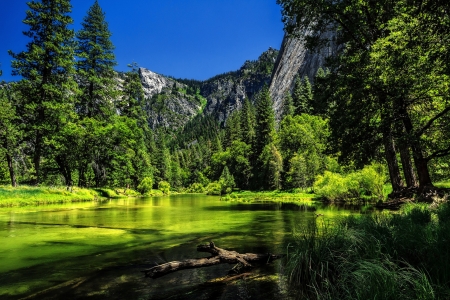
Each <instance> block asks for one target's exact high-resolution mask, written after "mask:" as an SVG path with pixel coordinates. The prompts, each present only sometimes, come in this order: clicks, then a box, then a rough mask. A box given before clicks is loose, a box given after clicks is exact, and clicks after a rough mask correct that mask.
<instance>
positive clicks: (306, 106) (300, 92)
mask: <svg viewBox="0 0 450 300" xmlns="http://www.w3.org/2000/svg"><path fill="white" fill-rule="evenodd" d="M292 98H293V103H294V107H295V114H296V115H300V114H302V113H306V114H309V113H311V105H312V101H313V94H312V86H311V83H310V82H309V78H308V77H307V76H305V77H303V80H301V79H300V77H299V76H297V78H296V79H295V84H294V91H293V94H292Z"/></svg>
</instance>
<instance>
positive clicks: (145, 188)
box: [137, 177, 153, 195]
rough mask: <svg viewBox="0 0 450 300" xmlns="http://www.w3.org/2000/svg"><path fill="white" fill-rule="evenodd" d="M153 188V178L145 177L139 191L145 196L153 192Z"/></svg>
mask: <svg viewBox="0 0 450 300" xmlns="http://www.w3.org/2000/svg"><path fill="white" fill-rule="evenodd" d="M152 186H153V178H151V177H144V179H142V181H141V183H140V184H139V185H138V187H137V189H138V191H139V193H141V194H142V195H144V194H146V193H148V192H150V191H151V190H152Z"/></svg>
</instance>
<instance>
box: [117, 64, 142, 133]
mask: <svg viewBox="0 0 450 300" xmlns="http://www.w3.org/2000/svg"><path fill="white" fill-rule="evenodd" d="M128 67H129V68H130V69H131V70H130V71H128V72H126V73H125V79H124V81H123V88H122V95H121V97H120V100H119V101H117V104H116V108H117V109H118V110H119V112H120V114H121V115H123V116H127V117H129V118H134V119H138V120H139V123H140V124H139V125H141V126H143V125H145V124H143V122H142V121H144V120H145V115H144V110H143V109H142V105H143V103H144V97H145V94H144V89H143V88H142V83H141V79H140V77H139V68H138V65H137V63H132V64H130V65H128ZM144 123H147V122H144Z"/></svg>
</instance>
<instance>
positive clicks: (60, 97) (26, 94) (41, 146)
mask: <svg viewBox="0 0 450 300" xmlns="http://www.w3.org/2000/svg"><path fill="white" fill-rule="evenodd" d="M28 6H29V8H30V10H28V11H27V16H26V18H25V20H24V21H23V22H24V23H25V24H26V25H28V26H30V29H29V30H28V31H26V32H24V34H25V35H26V36H27V37H29V38H31V41H30V42H29V43H28V44H27V50H26V51H23V52H20V53H13V52H12V51H9V54H10V55H11V56H12V57H13V58H14V60H13V61H12V67H13V75H20V76H22V78H23V79H22V80H21V81H20V82H19V83H18V84H17V91H18V93H19V95H20V97H21V106H20V107H19V109H18V114H19V115H20V116H21V117H22V121H23V122H24V124H26V126H27V128H26V131H27V132H28V140H29V142H30V143H31V144H32V145H33V147H32V149H33V150H32V151H33V154H32V156H33V164H34V172H35V182H36V183H39V181H40V179H41V157H42V155H43V154H44V152H45V151H46V150H48V148H47V147H46V145H47V143H46V140H47V139H48V138H49V137H51V136H52V134H53V133H55V132H57V131H59V130H60V128H62V127H63V126H64V124H65V122H67V120H69V119H70V118H71V112H73V107H74V96H75V95H76V94H77V85H76V82H75V80H74V79H73V78H74V76H73V75H74V59H73V57H74V42H73V38H74V32H73V30H70V29H69V28H68V26H69V25H70V24H72V18H71V17H70V16H69V15H68V14H69V13H70V12H71V8H72V6H71V4H70V1H69V0H42V1H41V2H28Z"/></svg>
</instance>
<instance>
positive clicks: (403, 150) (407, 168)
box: [399, 142, 418, 188]
mask: <svg viewBox="0 0 450 300" xmlns="http://www.w3.org/2000/svg"><path fill="white" fill-rule="evenodd" d="M399 149H400V159H401V161H402V166H403V174H404V175H405V181H406V186H407V187H408V188H415V187H417V185H418V184H417V178H416V173H415V172H414V168H413V164H412V162H411V154H410V153H409V147H408V145H407V144H406V143H404V142H400V143H399Z"/></svg>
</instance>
